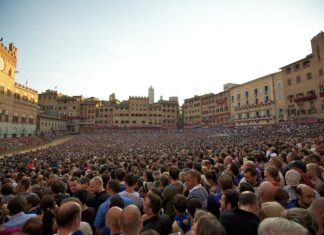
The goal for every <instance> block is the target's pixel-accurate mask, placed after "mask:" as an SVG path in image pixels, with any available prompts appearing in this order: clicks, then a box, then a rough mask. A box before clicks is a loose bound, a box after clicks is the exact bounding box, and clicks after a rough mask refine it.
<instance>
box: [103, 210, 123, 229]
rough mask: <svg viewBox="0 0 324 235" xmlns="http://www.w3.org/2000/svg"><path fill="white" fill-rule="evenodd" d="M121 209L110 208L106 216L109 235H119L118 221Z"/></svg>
mask: <svg viewBox="0 0 324 235" xmlns="http://www.w3.org/2000/svg"><path fill="white" fill-rule="evenodd" d="M122 211H123V210H122V209H121V208H119V207H116V206H114V207H111V208H110V209H109V210H108V212H107V214H106V226H107V227H109V229H110V234H111V235H119V234H121V228H120V219H121V214H122Z"/></svg>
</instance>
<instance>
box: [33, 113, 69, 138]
mask: <svg viewBox="0 0 324 235" xmlns="http://www.w3.org/2000/svg"><path fill="white" fill-rule="evenodd" d="M66 129H67V126H66V120H65V119H63V118H60V117H55V116H48V115H45V114H42V113H41V114H40V115H39V116H38V123H37V130H38V131H39V133H40V134H42V133H48V132H55V131H65V130H66Z"/></svg>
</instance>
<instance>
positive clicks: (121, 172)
mask: <svg viewBox="0 0 324 235" xmlns="http://www.w3.org/2000/svg"><path fill="white" fill-rule="evenodd" d="M125 175H126V171H125V170H124V169H123V168H118V169H116V178H117V179H118V180H119V181H123V180H124V178H125Z"/></svg>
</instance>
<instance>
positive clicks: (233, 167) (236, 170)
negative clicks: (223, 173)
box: [229, 163, 240, 175]
mask: <svg viewBox="0 0 324 235" xmlns="http://www.w3.org/2000/svg"><path fill="white" fill-rule="evenodd" d="M229 169H230V170H231V171H232V172H233V175H238V174H239V173H240V167H239V166H238V165H237V163H232V164H231V165H230V167H229Z"/></svg>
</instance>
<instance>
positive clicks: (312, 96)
mask: <svg viewBox="0 0 324 235" xmlns="http://www.w3.org/2000/svg"><path fill="white" fill-rule="evenodd" d="M316 98H317V96H316V95H314V94H312V95H306V96H299V97H296V98H295V99H294V101H295V102H303V101H310V100H315V99H316Z"/></svg>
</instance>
